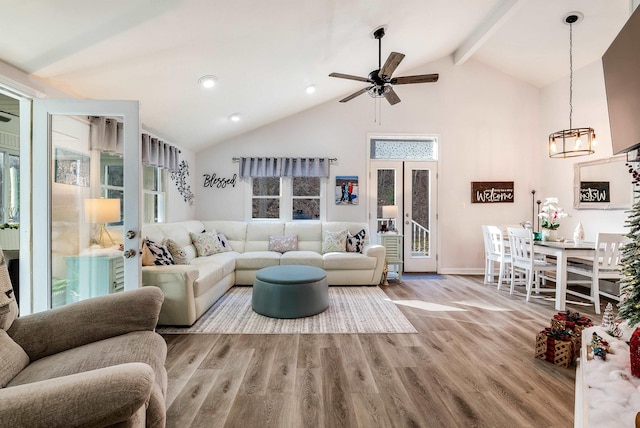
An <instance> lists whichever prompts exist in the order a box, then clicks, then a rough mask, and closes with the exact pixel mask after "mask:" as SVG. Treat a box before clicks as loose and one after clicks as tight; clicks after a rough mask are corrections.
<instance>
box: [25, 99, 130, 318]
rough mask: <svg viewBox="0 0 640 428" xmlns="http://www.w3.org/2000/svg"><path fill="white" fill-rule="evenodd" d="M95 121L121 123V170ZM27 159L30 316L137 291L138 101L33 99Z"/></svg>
mask: <svg viewBox="0 0 640 428" xmlns="http://www.w3.org/2000/svg"><path fill="white" fill-rule="evenodd" d="M96 117H99V118H105V119H107V118H108V119H109V120H110V121H116V122H117V123H121V124H122V127H121V130H122V133H121V135H123V138H122V139H121V141H122V155H121V162H120V163H119V168H115V167H114V160H113V158H114V156H113V155H109V154H107V153H105V150H104V149H98V148H96V147H95V144H94V143H93V142H94V141H95V138H96V135H95V132H96V129H97V128H96V127H95V126H94V127H93V128H92V126H91V125H90V118H96ZM92 133H93V135H92ZM119 156H120V155H119ZM32 158H33V165H34V168H33V176H32V207H33V211H32V222H31V224H32V225H33V227H32V248H33V259H32V267H33V275H32V284H33V285H32V289H33V295H32V302H33V305H32V306H33V312H39V311H42V310H46V309H49V308H51V307H55V306H61V305H64V304H68V303H70V302H73V301H76V300H82V299H85V298H90V297H94V296H97V295H102V294H108V293H112V292H117V291H121V290H122V289H134V288H137V287H139V286H140V283H141V280H140V277H141V275H140V263H139V248H140V245H139V230H140V213H139V207H140V201H141V191H140V181H141V180H140V175H141V172H140V117H139V105H138V102H137V101H103V100H75V99H74V100H62V99H61V100H55V99H35V100H34V101H33V153H32ZM107 167H109V168H111V169H110V170H109V171H107ZM105 171H106V172H107V173H108V174H107V175H105ZM109 174H110V175H109ZM105 177H106V179H109V177H111V179H110V180H111V182H105ZM118 177H119V186H114V182H115V181H116V179H117V178H118ZM114 187H118V188H117V189H114ZM127 231H131V232H133V233H129V234H128V233H127ZM119 244H123V246H124V251H122V250H121V249H120V248H119ZM125 256H127V257H125Z"/></svg>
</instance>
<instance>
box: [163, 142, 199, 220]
mask: <svg viewBox="0 0 640 428" xmlns="http://www.w3.org/2000/svg"><path fill="white" fill-rule="evenodd" d="M176 147H178V148H179V149H180V152H181V153H180V160H181V161H182V160H184V161H186V162H187V165H188V166H189V176H188V177H187V178H186V179H187V182H188V185H189V187H190V188H191V192H192V193H195V189H194V187H195V186H194V184H195V178H194V172H195V171H194V170H195V168H194V166H195V163H196V162H195V154H194V153H193V152H191V151H189V150H185V149H184V148H183V147H180V146H178V145H176ZM193 202H194V203H193V205H189V204H188V203H187V202H185V200H184V198H183V197H182V195H180V193H179V192H178V186H177V185H176V183H175V182H174V181H173V180H172V179H171V174H169V173H168V174H167V207H166V208H167V212H166V214H167V222H174V221H183V220H191V219H193V218H195V212H196V209H195V205H196V203H197V202H198V200H197V198H195V199H194V201H193Z"/></svg>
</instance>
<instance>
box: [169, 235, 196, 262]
mask: <svg viewBox="0 0 640 428" xmlns="http://www.w3.org/2000/svg"><path fill="white" fill-rule="evenodd" d="M164 245H166V246H167V248H168V249H169V252H170V253H171V256H172V257H173V262H174V263H175V264H177V265H188V264H189V263H191V259H192V257H191V256H190V255H189V253H188V252H187V250H186V247H181V246H180V245H178V244H177V243H176V242H175V241H174V240H172V239H165V241H164Z"/></svg>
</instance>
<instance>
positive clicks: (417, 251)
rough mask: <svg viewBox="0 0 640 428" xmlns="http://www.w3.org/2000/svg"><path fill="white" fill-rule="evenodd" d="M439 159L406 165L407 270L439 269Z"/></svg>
mask: <svg viewBox="0 0 640 428" xmlns="http://www.w3.org/2000/svg"><path fill="white" fill-rule="evenodd" d="M436 165H437V164H436V163H435V162H405V165H404V202H405V205H404V215H403V221H404V233H403V234H404V269H405V272H436V271H437V263H436V261H437V260H436V256H435V245H436V242H437V241H436V237H435V235H436V231H437V229H436V227H435V218H434V214H433V213H435V212H436V209H435V203H436V198H435V190H436V189H437V186H436V183H435V179H436V173H435V171H436Z"/></svg>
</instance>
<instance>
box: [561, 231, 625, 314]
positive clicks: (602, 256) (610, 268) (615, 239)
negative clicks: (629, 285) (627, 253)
mask: <svg viewBox="0 0 640 428" xmlns="http://www.w3.org/2000/svg"><path fill="white" fill-rule="evenodd" d="M628 242H629V238H627V237H626V235H625V234H622V233H598V237H597V238H596V245H595V248H596V251H595V254H594V257H593V259H584V260H580V262H578V263H574V262H572V263H569V264H568V265H567V272H570V273H573V274H577V275H580V276H583V277H587V278H589V280H586V281H585V280H569V281H568V284H581V285H586V286H587V287H589V294H586V293H582V292H580V291H579V290H569V289H568V290H567V294H571V295H573V296H578V297H581V298H583V299H586V300H588V301H590V302H592V303H593V305H594V308H595V312H596V314H599V313H600V295H603V296H606V297H609V298H611V299H613V300H617V301H620V296H619V295H615V294H612V293H607V292H603V291H601V290H600V280H601V279H613V280H620V279H621V278H622V273H621V272H620V260H621V258H622V254H621V251H620V250H621V249H622V247H623V246H624V245H625V244H626V243H628Z"/></svg>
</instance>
